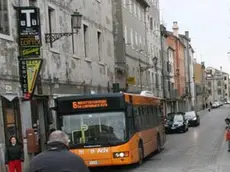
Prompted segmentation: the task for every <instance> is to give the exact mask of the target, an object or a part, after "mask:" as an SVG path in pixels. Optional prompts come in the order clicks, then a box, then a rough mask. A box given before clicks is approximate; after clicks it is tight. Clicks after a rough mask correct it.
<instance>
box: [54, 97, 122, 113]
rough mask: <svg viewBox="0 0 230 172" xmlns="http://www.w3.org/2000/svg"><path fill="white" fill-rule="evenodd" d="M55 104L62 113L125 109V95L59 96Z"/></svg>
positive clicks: (58, 111)
mask: <svg viewBox="0 0 230 172" xmlns="http://www.w3.org/2000/svg"><path fill="white" fill-rule="evenodd" d="M55 104H56V105H55V106H56V111H57V113H59V114H62V115H69V114H76V113H87V112H102V111H113V110H124V109H125V100H124V97H123V95H118V96H113V95H112V96H111V95H109V96H106V95H105V96H103V97H102V96H97V95H90V96H70V97H58V98H57V99H55Z"/></svg>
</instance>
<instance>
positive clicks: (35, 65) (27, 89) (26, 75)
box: [19, 58, 43, 100]
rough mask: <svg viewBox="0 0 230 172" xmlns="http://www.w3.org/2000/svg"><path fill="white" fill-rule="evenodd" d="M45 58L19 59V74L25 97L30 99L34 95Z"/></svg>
mask: <svg viewBox="0 0 230 172" xmlns="http://www.w3.org/2000/svg"><path fill="white" fill-rule="evenodd" d="M42 62H43V59H40V58H36V59H32V58H29V59H28V58H23V59H22V58H21V59H19V74H20V83H21V88H22V93H23V97H24V99H25V100H30V99H31V98H32V96H33V93H34V89H35V85H36V81H37V78H38V75H39V72H40V70H41V67H42Z"/></svg>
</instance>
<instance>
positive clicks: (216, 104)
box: [212, 101, 220, 108]
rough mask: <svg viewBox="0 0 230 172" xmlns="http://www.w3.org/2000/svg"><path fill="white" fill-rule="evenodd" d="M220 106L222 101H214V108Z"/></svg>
mask: <svg viewBox="0 0 230 172" xmlns="http://www.w3.org/2000/svg"><path fill="white" fill-rule="evenodd" d="M218 107H220V103H219V102H217V101H216V102H214V103H213V104H212V108H218Z"/></svg>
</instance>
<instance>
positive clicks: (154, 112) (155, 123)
mask: <svg viewBox="0 0 230 172" xmlns="http://www.w3.org/2000/svg"><path fill="white" fill-rule="evenodd" d="M152 109H153V126H154V127H155V126H157V108H156V106H153V108H152Z"/></svg>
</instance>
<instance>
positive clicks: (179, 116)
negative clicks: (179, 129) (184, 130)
mask: <svg viewBox="0 0 230 172" xmlns="http://www.w3.org/2000/svg"><path fill="white" fill-rule="evenodd" d="M173 121H174V122H183V116H182V115H179V114H176V115H174V118H173Z"/></svg>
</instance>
